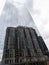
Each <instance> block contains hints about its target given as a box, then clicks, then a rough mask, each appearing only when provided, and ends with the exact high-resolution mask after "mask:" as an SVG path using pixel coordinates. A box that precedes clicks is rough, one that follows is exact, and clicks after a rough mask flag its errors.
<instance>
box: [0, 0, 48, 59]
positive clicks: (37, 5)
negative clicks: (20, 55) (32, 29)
mask: <svg viewBox="0 0 49 65" xmlns="http://www.w3.org/2000/svg"><path fill="white" fill-rule="evenodd" d="M6 1H10V3H12V4H13V5H14V6H15V7H16V8H17V9H16V11H17V12H18V11H19V10H18V8H19V9H20V11H23V10H22V9H21V7H22V6H24V5H25V7H26V8H27V10H28V11H29V13H30V15H31V16H32V19H33V21H34V23H35V24H36V26H37V28H38V30H39V32H40V34H41V36H42V37H43V39H44V41H45V43H46V45H47V47H48V49H49V0H0V26H1V27H2V29H3V27H4V28H5V26H4V25H1V24H2V23H1V17H2V16H3V14H4V15H5V12H6V11H7V10H6V11H5V9H6V8H5V9H4V6H5V4H6ZM15 7H14V9H15ZM12 8H13V7H12ZM4 11H5V12H4ZM16 11H15V12H16ZM7 12H8V11H7ZM25 12H26V13H27V11H23V13H25ZM12 13H13V12H12ZM21 13H22V12H19V14H21ZM23 13H22V15H24V14H23ZM7 15H8V14H7ZM7 15H5V16H7ZM17 15H18V13H17ZM27 15H28V14H27ZM19 16H20V15H19ZM25 16H26V14H25V15H24V19H21V21H24V20H25V19H26V18H25ZM3 17H4V16H3ZM21 18H22V16H21ZM28 18H29V16H28ZM14 19H15V18H14ZM4 20H5V19H4ZM15 20H16V19H15ZM19 20H20V17H19ZM26 20H27V21H28V19H26ZM5 21H6V20H5ZM2 22H3V21H2ZM15 23H16V22H15ZM15 23H12V24H15ZM18 24H19V23H18ZM23 24H25V22H24V23H23ZM29 24H30V25H31V24H32V23H31V22H30V23H29ZM8 25H9V26H10V23H8ZM25 25H27V24H25ZM6 26H7V24H6ZM0 31H1V28H0ZM1 34H2V35H1ZM3 34H5V33H3V32H1V33H0V36H1V37H0V38H1V39H2V42H3V43H4V38H3V36H5V35H3ZM0 43H1V41H0ZM1 47H2V44H1ZM1 49H2V48H1ZM2 52H3V51H2V50H0V57H1V56H2ZM0 60H1V58H0Z"/></svg>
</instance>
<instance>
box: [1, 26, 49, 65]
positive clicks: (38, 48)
mask: <svg viewBox="0 0 49 65" xmlns="http://www.w3.org/2000/svg"><path fill="white" fill-rule="evenodd" d="M48 58H49V55H48V49H47V47H46V45H45V43H44V41H43V39H42V37H41V36H38V35H37V33H36V31H35V29H33V28H28V27H21V26H20V27H17V28H14V27H8V28H7V30H6V37H5V42H4V51H3V57H2V62H3V63H4V64H5V65H36V64H37V65H47V61H48Z"/></svg>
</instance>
